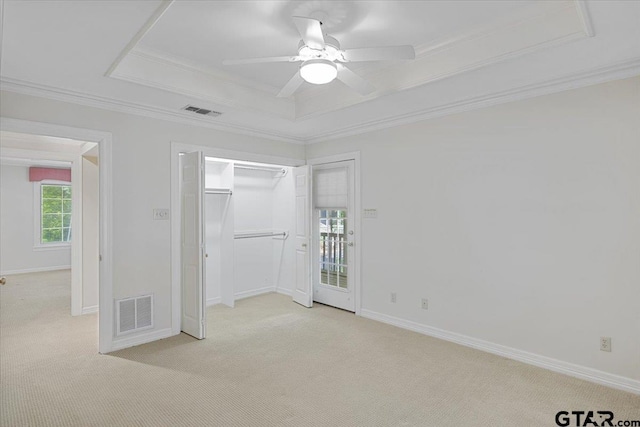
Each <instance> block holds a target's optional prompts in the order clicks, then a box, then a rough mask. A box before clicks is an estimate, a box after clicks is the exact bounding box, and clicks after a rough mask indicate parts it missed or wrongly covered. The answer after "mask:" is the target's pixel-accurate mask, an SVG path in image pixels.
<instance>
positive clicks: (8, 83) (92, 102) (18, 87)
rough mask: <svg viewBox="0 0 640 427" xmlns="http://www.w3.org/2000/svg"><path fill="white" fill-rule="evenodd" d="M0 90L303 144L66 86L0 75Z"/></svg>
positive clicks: (262, 132)
mask: <svg viewBox="0 0 640 427" xmlns="http://www.w3.org/2000/svg"><path fill="white" fill-rule="evenodd" d="M0 89H1V90H5V91H8V92H14V93H19V94H22V95H29V96H37V97H40V98H46V99H52V100H55V101H62V102H69V103H72V104H79V105H85V106H88V107H94V108H101V109H103V110H111V111H116V112H120V113H128V114H135V115H138V116H143V117H149V118H152V119H158V120H167V121H171V122H175V123H180V124H186V125H192V126H199V127H204V128H209V129H215V130H219V131H223V132H231V133H236V134H240V135H247V136H253V137H257V138H263V139H268V140H272V141H281V142H288V143H292V144H304V143H305V139H304V138H297V137H294V136H290V135H286V134H281V133H276V132H267V131H262V130H259V129H253V128H249V127H245V126H240V125H235V124H230V123H220V122H218V123H215V122H212V121H211V120H215V119H212V118H210V117H206V116H205V117H203V118H200V117H197V116H195V115H194V116H193V117H191V116H187V115H188V114H189V113H186V112H182V111H180V112H176V111H173V110H168V109H163V108H159V107H153V106H150V105H144V104H138V103H133V102H128V101H123V100H118V99H115V98H107V97H102V96H97V95H90V94H86V93H81V92H76V91H73V90H69V89H62V88H57V87H53V86H47V85H42V84H38V83H33V82H27V81H24V80H19V79H13V78H8V77H0Z"/></svg>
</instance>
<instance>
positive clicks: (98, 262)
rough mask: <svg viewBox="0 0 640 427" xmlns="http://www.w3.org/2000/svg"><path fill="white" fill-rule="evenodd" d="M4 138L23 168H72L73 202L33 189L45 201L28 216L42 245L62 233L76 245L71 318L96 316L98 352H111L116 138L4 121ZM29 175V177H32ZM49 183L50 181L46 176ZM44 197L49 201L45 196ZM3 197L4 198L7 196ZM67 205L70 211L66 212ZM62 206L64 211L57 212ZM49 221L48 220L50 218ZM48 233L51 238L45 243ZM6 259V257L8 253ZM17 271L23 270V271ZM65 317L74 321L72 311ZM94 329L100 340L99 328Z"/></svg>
mask: <svg viewBox="0 0 640 427" xmlns="http://www.w3.org/2000/svg"><path fill="white" fill-rule="evenodd" d="M0 137H1V138H0V139H1V142H2V144H1V145H2V151H1V157H3V158H5V159H14V160H13V161H17V162H22V164H23V165H25V164H26V163H32V162H43V161H49V162H54V163H49V164H48V165H47V164H44V166H48V167H51V168H53V169H55V168H56V167H57V168H58V169H60V166H61V164H60V163H59V162H68V165H70V169H71V176H70V179H68V180H67V181H70V182H71V198H70V199H69V197H68V196H69V194H68V193H69V191H68V189H67V191H66V192H65V190H64V189H60V193H61V194H60V198H59V200H57V198H56V197H54V196H55V194H53V193H55V192H56V191H54V190H51V191H50V192H48V193H46V194H44V193H42V188H40V190H39V191H38V193H36V192H35V191H34V190H33V187H32V188H31V192H30V196H29V197H33V196H34V195H38V196H39V197H40V200H38V203H36V202H35V201H34V203H33V204H32V205H31V209H28V212H27V209H24V208H23V209H24V212H26V213H25V215H24V216H25V217H29V218H31V221H32V227H33V228H34V229H35V228H36V227H38V228H39V231H40V236H41V238H40V239H41V240H40V243H41V244H42V245H44V246H46V244H50V243H54V244H55V243H61V242H52V241H51V239H53V238H54V237H55V236H57V235H58V234H60V235H61V236H65V235H66V236H68V237H69V239H70V243H71V247H70V249H71V256H70V262H69V265H70V267H71V269H70V280H71V292H70V293H71V295H70V300H71V301H70V303H69V304H68V306H70V311H71V314H72V315H73V316H74V318H81V317H82V318H89V317H83V316H81V315H83V314H85V315H90V314H91V313H95V312H97V313H98V314H97V316H95V317H96V318H97V319H96V320H97V321H98V328H97V329H98V336H97V338H98V351H99V352H100V353H108V352H110V351H112V350H113V322H112V320H113V305H112V304H111V301H112V294H113V290H112V283H111V277H112V274H111V239H110V233H111V215H110V213H111V212H110V206H111V191H110V188H111V172H110V165H111V161H110V159H111V134H110V133H108V132H102V131H94V130H89V129H80V128H73V127H68V126H61V125H55V124H50V123H40V122H32V121H26V120H19V119H12V118H4V117H3V118H2V121H1V122H0ZM25 162H26V163H25ZM55 162H58V163H55ZM87 163H88V164H87ZM83 167H84V174H83ZM27 170H28V169H27ZM26 173H27V174H28V172H26ZM36 175H37V174H36ZM23 177H24V174H23ZM41 177H42V176H41ZM45 178H51V177H47V176H45ZM42 182H45V185H46V184H47V182H46V180H45V181H42V180H41V181H40V183H39V184H38V185H40V187H42V185H41V184H42ZM67 184H68V182H67ZM83 184H86V185H83ZM83 187H84V191H83ZM23 193H24V192H23ZM23 195H24V194H23ZM45 195H46V196H47V197H43V196H45ZM3 196H5V194H4V192H3ZM47 200H49V201H47ZM51 200H53V201H51ZM69 200H70V201H71V214H69V212H68V210H69V206H68V205H69ZM87 203H92V206H88V205H86V204H87ZM2 205H3V208H4V207H6V204H5V203H3V204H2ZM34 205H36V206H37V208H36V209H37V210H39V214H40V220H39V221H40V222H41V223H40V222H36V221H35V219H34V218H35V215H33V210H34V209H33V206H34ZM45 205H47V206H45ZM54 205H55V206H54ZM65 205H67V206H66V207H65ZM58 207H60V209H59V210H58V211H56V209H57V208H58ZM45 208H46V209H45ZM83 212H84V213H85V215H83ZM45 216H47V217H46V218H45ZM83 216H84V220H85V223H84V224H83ZM3 217H4V215H3ZM45 219H46V220H47V221H45ZM65 229H66V230H65ZM45 231H46V233H45ZM65 231H66V233H65ZM45 234H46V235H47V236H45V237H46V238H45V239H42V236H43V235H45ZM5 236H6V235H4V234H3V239H2V241H3V244H5V243H6V241H5ZM6 240H8V239H6ZM54 240H55V239H54ZM62 240H64V239H62ZM33 241H34V240H32V241H31V244H33ZM13 242H23V243H24V241H23V240H19V239H12V242H9V243H13ZM32 249H33V248H32ZM33 252H38V251H33ZM38 253H39V254H41V255H43V257H44V258H45V259H46V258H47V257H48V256H49V255H51V250H49V248H44V250H42V251H39V252H38ZM2 254H3V255H4V254H6V251H5V250H4V249H3V250H2ZM36 267H37V266H36ZM9 268H10V267H9V266H7V265H6V264H5V263H4V262H3V263H2V269H3V270H5V269H7V270H9ZM18 270H20V269H19V268H18ZM9 272H11V270H9ZM14 272H15V271H14ZM83 281H84V282H83ZM68 306H67V307H68ZM65 316H66V317H67V318H69V319H71V316H69V312H68V311H67V312H66V313H65ZM92 323H94V324H95V320H94V321H93V322H92ZM91 330H92V331H93V336H95V330H96V328H95V326H94V327H93V328H92V329H91ZM90 345H93V344H90Z"/></svg>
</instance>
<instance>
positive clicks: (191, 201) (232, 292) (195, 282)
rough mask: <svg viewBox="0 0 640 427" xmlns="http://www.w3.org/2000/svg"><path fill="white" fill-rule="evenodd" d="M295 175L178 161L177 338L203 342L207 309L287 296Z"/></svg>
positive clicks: (244, 164) (229, 163)
mask: <svg viewBox="0 0 640 427" xmlns="http://www.w3.org/2000/svg"><path fill="white" fill-rule="evenodd" d="M198 164H201V166H200V167H198ZM293 169H294V167H292V166H287V165H278V164H271V163H259V162H250V161H239V160H234V159H228V158H219V157H210V156H206V157H205V156H204V155H203V154H202V153H201V152H190V153H182V154H181V155H180V199H181V209H180V213H181V235H182V236H181V243H182V244H181V301H182V303H181V330H182V331H183V332H186V333H188V334H190V335H192V336H194V337H196V338H200V339H202V338H204V337H205V336H206V330H205V326H206V321H205V317H206V310H207V307H210V306H214V305H216V304H223V305H226V306H228V307H234V305H235V301H236V300H238V299H241V298H247V297H251V296H256V295H260V294H265V293H270V292H277V293H280V294H284V295H289V296H290V295H292V290H293V287H294V275H295V272H294V264H293V262H294V246H293V241H292V239H290V238H289V235H290V233H291V231H292V230H293V228H294V226H295V223H294V196H293V194H294V183H293V174H292V170H293ZM194 172H201V173H194ZM198 175H200V177H198ZM198 199H200V200H201V203H198ZM198 249H201V252H199V251H198ZM199 263H200V264H199Z"/></svg>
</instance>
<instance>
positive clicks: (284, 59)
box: [222, 56, 301, 65]
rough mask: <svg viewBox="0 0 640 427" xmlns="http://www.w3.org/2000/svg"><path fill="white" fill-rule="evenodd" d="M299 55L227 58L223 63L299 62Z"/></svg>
mask: <svg viewBox="0 0 640 427" xmlns="http://www.w3.org/2000/svg"><path fill="white" fill-rule="evenodd" d="M300 60H301V59H300V57H299V56H269V57H266V58H247V59H225V60H224V61H222V65H242V64H261V63H264V62H298V61H300Z"/></svg>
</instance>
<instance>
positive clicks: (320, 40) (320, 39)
mask: <svg viewBox="0 0 640 427" xmlns="http://www.w3.org/2000/svg"><path fill="white" fill-rule="evenodd" d="M293 23H294V24H296V28H297V29H298V32H299V33H300V36H301V37H302V40H303V41H304V44H306V45H307V46H309V47H310V48H311V49H324V36H323V35H322V27H321V26H320V21H318V20H317V19H313V18H305V17H303V16H294V17H293Z"/></svg>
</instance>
